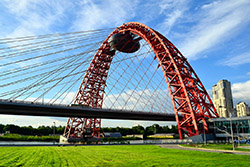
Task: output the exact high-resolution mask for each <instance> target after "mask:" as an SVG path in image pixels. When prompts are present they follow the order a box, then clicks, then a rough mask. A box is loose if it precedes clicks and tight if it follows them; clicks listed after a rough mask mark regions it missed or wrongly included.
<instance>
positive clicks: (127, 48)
mask: <svg viewBox="0 0 250 167" xmlns="http://www.w3.org/2000/svg"><path fill="white" fill-rule="evenodd" d="M0 60H1V64H0V69H1V74H0V81H1V82H0V98H1V99H4V102H1V104H0V106H1V109H0V110H1V111H0V113H9V114H11V112H12V114H17V113H18V110H19V111H21V112H23V114H24V112H25V111H26V114H28V112H27V111H37V113H38V112H40V113H43V114H44V115H46V114H45V111H47V114H49V113H48V111H51V114H52V110H53V111H54V112H57V113H59V110H61V111H62V112H61V116H62V115H63V113H64V116H70V118H69V119H68V122H67V126H66V129H65V132H64V136H65V137H67V138H84V137H85V135H86V134H87V133H91V136H92V137H94V136H96V137H99V136H100V127H101V119H100V118H108V117H106V116H107V115H109V118H112V119H114V118H115V119H132V118H133V119H141V120H145V119H147V120H148V118H149V119H150V118H151V119H150V120H156V117H158V118H157V119H160V117H164V119H163V120H166V121H168V120H176V122H177V125H178V129H179V134H180V138H182V137H183V134H184V133H185V134H187V135H188V136H194V135H198V134H201V133H204V132H205V133H209V131H208V128H207V123H206V118H212V117H218V114H217V113H216V110H215V108H214V106H213V103H212V101H211V99H210V97H209V96H208V93H207V92H206V90H205V88H204V86H203V85H202V83H201V81H200V79H199V78H198V76H197V75H196V73H195V72H194V70H193V69H192V67H191V66H190V64H189V63H188V61H187V59H186V58H185V57H184V56H183V55H182V54H181V52H180V51H179V50H178V49H177V48H176V47H175V46H174V45H173V44H172V43H171V42H170V41H169V40H168V39H167V38H165V37H164V36H162V35H161V34H160V33H158V32H157V31H155V30H153V29H151V28H149V27H147V26H145V25H143V24H140V23H136V22H131V23H126V24H123V25H122V26H120V27H117V28H115V29H114V28H112V29H100V30H93V31H80V32H72V33H56V34H48V35H40V36H28V37H19V38H5V39H0ZM79 86H80V88H79ZM17 101H18V102H19V103H17ZM27 101H29V102H32V103H33V104H27V103H24V102H27ZM36 103H40V104H39V105H38V104H36ZM59 104H65V105H70V107H65V106H64V107H63V106H59ZM4 105H5V109H4V108H3V106H4ZM18 105H19V107H17V106H18ZM6 106H8V107H6ZM39 107H40V108H39ZM38 108H39V109H38ZM80 110H82V115H81V114H79V113H78V114H79V115H77V114H76V113H77V112H80ZM84 110H85V111H84ZM86 110H87V111H88V112H89V113H88V114H90V115H88V114H87V112H86ZM91 111H93V112H92V113H91ZM108 111H109V112H108ZM138 111H139V112H138ZM67 112H68V113H70V112H72V113H71V114H68V115H67ZM74 112H75V114H76V115H74V114H73V113H74ZM98 112H100V114H99V113H98ZM84 113H85V115H84ZM101 113H102V114H101ZM34 114H35V113H33V114H32V113H31V112H30V115H34ZM91 114H92V115H91ZM105 114H106V115H105ZM122 114H123V116H124V115H126V114H127V117H125V116H124V117H122V116H121V115H122ZM28 115H29V114H28ZM104 115H105V116H104ZM57 116H60V114H58V115H57ZM82 116H83V117H82ZM128 117H130V118H128ZM146 117H147V118H146ZM173 118H175V119H173Z"/></svg>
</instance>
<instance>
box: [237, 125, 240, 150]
mask: <svg viewBox="0 0 250 167" xmlns="http://www.w3.org/2000/svg"><path fill="white" fill-rule="evenodd" d="M238 126H239V124H238V123H237V124H236V131H237V137H238V146H240V135H239V130H238Z"/></svg>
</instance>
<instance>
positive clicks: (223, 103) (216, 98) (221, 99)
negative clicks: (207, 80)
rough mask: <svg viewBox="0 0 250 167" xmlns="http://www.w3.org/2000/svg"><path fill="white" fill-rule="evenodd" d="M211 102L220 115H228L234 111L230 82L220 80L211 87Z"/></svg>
mask: <svg viewBox="0 0 250 167" xmlns="http://www.w3.org/2000/svg"><path fill="white" fill-rule="evenodd" d="M212 93H213V102H214V106H215V108H216V110H217V113H218V114H219V116H220V117H229V116H230V113H233V112H234V109H233V98H232V91H231V83H230V82H229V81H227V80H220V81H219V82H218V83H217V84H216V85H214V86H213V87H212Z"/></svg>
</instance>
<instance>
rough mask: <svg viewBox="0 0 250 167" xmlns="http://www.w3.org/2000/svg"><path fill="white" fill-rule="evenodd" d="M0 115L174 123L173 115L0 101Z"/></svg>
mask: <svg viewBox="0 0 250 167" xmlns="http://www.w3.org/2000/svg"><path fill="white" fill-rule="evenodd" d="M0 114H8V115H28V116H55V117H80V118H105V119H122V120H150V121H175V115H174V114H167V113H154V112H140V111H129V110H126V111H125V110H115V109H112V110H111V109H99V108H87V107H76V106H72V107H70V106H63V105H45V104H32V103H21V102H11V101H0Z"/></svg>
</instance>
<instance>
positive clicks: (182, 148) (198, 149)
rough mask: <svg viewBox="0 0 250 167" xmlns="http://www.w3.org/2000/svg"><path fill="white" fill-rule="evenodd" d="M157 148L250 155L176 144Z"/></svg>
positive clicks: (244, 152) (241, 153)
mask: <svg viewBox="0 0 250 167" xmlns="http://www.w3.org/2000/svg"><path fill="white" fill-rule="evenodd" d="M158 146H160V147H162V148H170V149H179V150H193V151H204V152H216V153H226V154H239V155H250V152H246V151H233V150H215V149H207V148H193V147H183V146H180V145H178V144H160V145H158Z"/></svg>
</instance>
